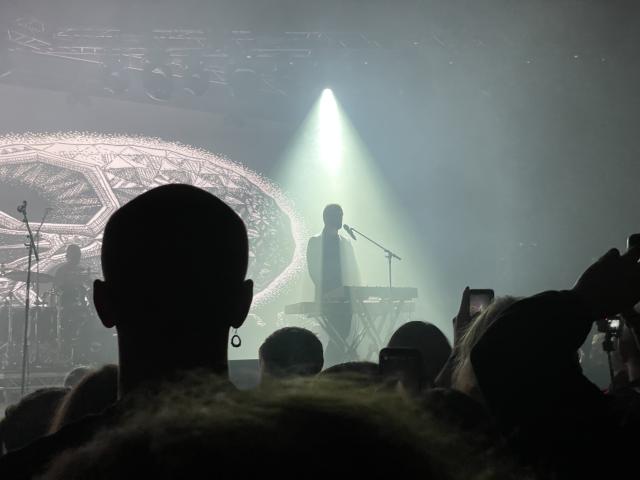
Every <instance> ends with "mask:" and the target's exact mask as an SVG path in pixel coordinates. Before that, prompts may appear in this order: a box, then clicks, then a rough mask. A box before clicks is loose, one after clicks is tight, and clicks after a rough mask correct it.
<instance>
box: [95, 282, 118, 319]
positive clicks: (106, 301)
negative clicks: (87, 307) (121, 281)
mask: <svg viewBox="0 0 640 480" xmlns="http://www.w3.org/2000/svg"><path fill="white" fill-rule="evenodd" d="M93 304H94V305H95V306H96V312H98V317H100V321H101V322H102V324H103V325H104V326H105V327H107V328H112V327H113V326H114V325H115V324H116V319H115V315H114V305H113V299H112V298H111V295H110V292H109V288H108V285H107V283H106V282H104V281H103V280H95V281H94V282H93Z"/></svg>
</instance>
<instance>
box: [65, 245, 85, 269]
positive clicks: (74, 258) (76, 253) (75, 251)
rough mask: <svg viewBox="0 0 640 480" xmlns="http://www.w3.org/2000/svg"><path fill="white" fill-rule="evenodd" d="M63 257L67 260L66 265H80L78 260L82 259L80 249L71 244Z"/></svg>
mask: <svg viewBox="0 0 640 480" xmlns="http://www.w3.org/2000/svg"><path fill="white" fill-rule="evenodd" d="M65 257H66V259H67V263H69V264H71V265H78V264H79V263H80V259H81V258H82V252H81V250H80V247H79V246H78V245H76V244H75V243H72V244H71V245H69V246H68V247H67V251H66V253H65Z"/></svg>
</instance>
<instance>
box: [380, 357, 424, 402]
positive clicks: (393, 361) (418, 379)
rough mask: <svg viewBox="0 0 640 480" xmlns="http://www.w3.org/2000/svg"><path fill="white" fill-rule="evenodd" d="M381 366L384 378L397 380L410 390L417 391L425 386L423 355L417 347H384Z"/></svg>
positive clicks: (381, 373)
mask: <svg viewBox="0 0 640 480" xmlns="http://www.w3.org/2000/svg"><path fill="white" fill-rule="evenodd" d="M379 368H380V375H381V377H382V378H383V379H386V380H392V381H397V382H399V383H401V384H402V386H403V387H404V388H405V389H407V390H408V391H409V392H412V393H417V392H419V391H420V390H421V389H422V387H423V385H422V383H423V382H422V379H423V378H424V372H423V366H422V355H421V354H420V352H419V351H418V350H416V349H415V348H402V347H393V348H392V347H387V348H383V349H382V350H380V356H379Z"/></svg>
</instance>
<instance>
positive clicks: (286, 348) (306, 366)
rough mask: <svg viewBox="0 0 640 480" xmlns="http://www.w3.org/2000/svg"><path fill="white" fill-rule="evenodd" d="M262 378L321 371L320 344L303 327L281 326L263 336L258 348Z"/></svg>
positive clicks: (302, 374) (307, 374)
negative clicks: (264, 337)
mask: <svg viewBox="0 0 640 480" xmlns="http://www.w3.org/2000/svg"><path fill="white" fill-rule="evenodd" d="M259 358H260V370H261V372H262V375H263V378H264V377H265V376H267V377H274V378H285V377H292V376H309V375H316V374H317V373H318V372H320V370H322V365H323V364H324V356H323V353H322V343H321V342H320V340H318V337H316V336H315V334H314V333H313V332H310V331H309V330H306V329H304V328H298V327H285V328H281V329H280V330H276V331H275V332H273V333H272V334H271V335H269V336H268V337H267V339H266V340H265V341H264V343H263V344H262V345H261V346H260V350H259Z"/></svg>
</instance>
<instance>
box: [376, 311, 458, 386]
mask: <svg viewBox="0 0 640 480" xmlns="http://www.w3.org/2000/svg"><path fill="white" fill-rule="evenodd" d="M388 346H389V347H401V348H414V349H416V350H418V351H419V352H420V355H421V357H422V365H423V368H422V372H423V375H424V377H423V378H422V382H421V383H422V385H424V386H429V385H433V382H434V381H435V379H436V377H437V376H438V373H440V371H441V370H442V367H444V364H445V363H446V362H447V359H448V358H449V355H450V354H451V346H450V345H449V341H448V340H447V337H445V336H444V334H443V333H442V332H441V331H440V329H439V328H438V327H436V326H435V325H433V324H431V323H427V322H422V321H419V320H415V321H412V322H407V323H405V324H404V325H402V326H401V327H400V328H398V329H397V330H396V331H395V333H394V334H393V335H392V336H391V339H390V340H389V345H388Z"/></svg>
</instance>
